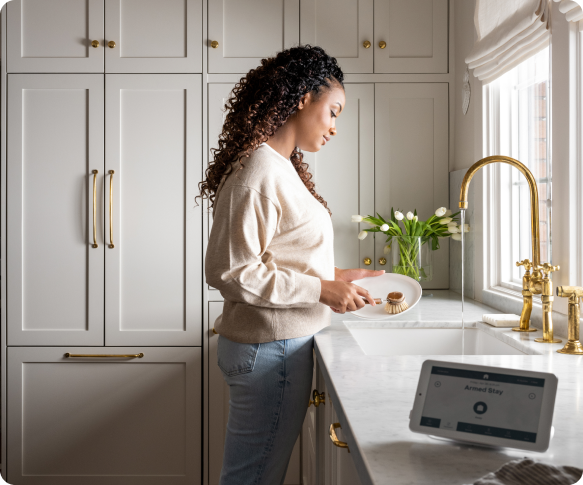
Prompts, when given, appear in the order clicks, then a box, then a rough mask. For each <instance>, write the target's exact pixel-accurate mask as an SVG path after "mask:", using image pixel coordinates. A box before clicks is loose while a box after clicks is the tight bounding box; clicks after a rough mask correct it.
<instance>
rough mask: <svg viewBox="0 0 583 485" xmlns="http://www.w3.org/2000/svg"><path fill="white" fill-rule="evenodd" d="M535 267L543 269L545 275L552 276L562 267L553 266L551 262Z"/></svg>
mask: <svg viewBox="0 0 583 485" xmlns="http://www.w3.org/2000/svg"><path fill="white" fill-rule="evenodd" d="M535 269H538V270H540V271H542V272H543V273H544V274H545V276H548V277H550V275H551V273H552V272H554V271H559V270H560V269H561V267H560V266H559V265H557V266H553V265H552V264H551V263H544V264H541V265H539V266H537V267H536V268H535Z"/></svg>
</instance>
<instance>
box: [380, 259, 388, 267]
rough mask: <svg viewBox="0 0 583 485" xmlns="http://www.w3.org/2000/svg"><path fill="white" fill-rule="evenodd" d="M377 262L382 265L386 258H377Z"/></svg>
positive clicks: (385, 262)
mask: <svg viewBox="0 0 583 485" xmlns="http://www.w3.org/2000/svg"><path fill="white" fill-rule="evenodd" d="M379 264H380V265H381V266H384V265H385V264H387V260H386V258H379Z"/></svg>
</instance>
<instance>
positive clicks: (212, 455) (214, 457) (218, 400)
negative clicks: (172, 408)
mask: <svg viewBox="0 0 583 485" xmlns="http://www.w3.org/2000/svg"><path fill="white" fill-rule="evenodd" d="M222 312H223V302H219V301H211V302H209V303H208V318H209V329H210V331H209V332H208V333H209V341H208V356H209V362H208V369H209V370H208V376H209V405H208V413H209V416H208V427H209V432H208V436H209V442H208V449H209V485H218V483H219V478H220V476H221V467H222V466H223V450H224V448H225V434H226V432H227V421H228V419H229V386H228V385H227V384H226V382H225V379H224V378H223V374H222V372H221V369H220V367H219V366H218V364H217V343H218V338H219V336H218V335H216V334H214V333H213V331H212V328H213V324H214V322H215V320H216V319H217V317H218V316H219V315H220V314H221V313H222ZM306 405H307V403H306ZM300 483H301V481H300V438H298V440H297V442H296V444H295V447H294V450H293V452H292V455H291V458H290V462H289V465H288V469H287V474H286V476H285V481H284V485H299V484H300Z"/></svg>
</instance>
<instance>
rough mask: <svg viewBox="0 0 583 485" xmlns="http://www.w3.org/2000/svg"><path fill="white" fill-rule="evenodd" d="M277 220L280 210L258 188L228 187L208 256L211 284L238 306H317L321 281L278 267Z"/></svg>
mask: <svg viewBox="0 0 583 485" xmlns="http://www.w3.org/2000/svg"><path fill="white" fill-rule="evenodd" d="M278 220H279V209H278V208H277V207H276V205H275V204H274V203H273V202H272V201H271V200H270V199H269V198H267V197H265V196H263V195H261V194H260V193H259V192H257V191H256V190H255V189H253V188H251V187H247V186H243V185H233V186H230V187H228V188H227V189H226V190H225V189H223V190H222V192H221V194H220V204H218V205H217V207H216V211H215V214H214V218H213V226H212V230H211V234H210V237H209V242H208V246H207V252H206V257H205V275H206V280H207V283H208V284H209V285H211V286H213V287H214V288H216V289H217V290H219V291H220V292H221V295H223V297H224V298H226V299H227V300H230V301H233V302H242V303H247V304H249V305H254V306H261V307H271V308H286V307H289V308H292V307H306V308H309V307H314V306H316V305H317V304H318V303H319V300H320V291H321V281H320V279H319V278H318V277H316V276H310V275H307V274H303V273H298V272H295V271H292V270H290V269H288V268H284V267H281V266H280V267H278V266H277V265H276V263H275V261H274V258H273V255H272V253H271V251H270V249H269V244H270V243H271V240H272V239H273V236H274V234H275V231H276V230H277V224H278Z"/></svg>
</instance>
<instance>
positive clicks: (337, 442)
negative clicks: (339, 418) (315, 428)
mask: <svg viewBox="0 0 583 485" xmlns="http://www.w3.org/2000/svg"><path fill="white" fill-rule="evenodd" d="M336 428H340V429H342V427H341V426H340V423H332V424H331V425H330V440H331V441H332V443H334V446H337V447H338V448H346V449H347V450H348V453H350V449H349V448H348V443H346V442H345V441H340V440H339V439H338V436H336Z"/></svg>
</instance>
